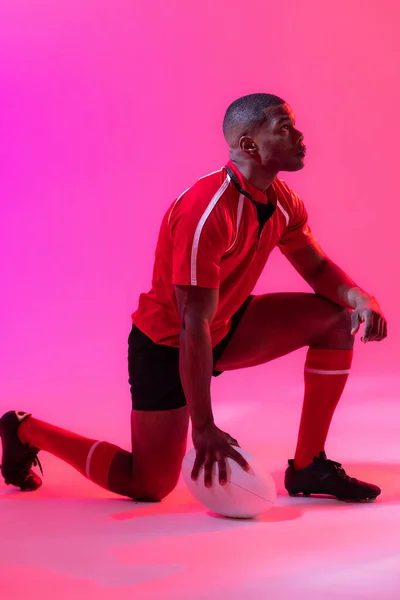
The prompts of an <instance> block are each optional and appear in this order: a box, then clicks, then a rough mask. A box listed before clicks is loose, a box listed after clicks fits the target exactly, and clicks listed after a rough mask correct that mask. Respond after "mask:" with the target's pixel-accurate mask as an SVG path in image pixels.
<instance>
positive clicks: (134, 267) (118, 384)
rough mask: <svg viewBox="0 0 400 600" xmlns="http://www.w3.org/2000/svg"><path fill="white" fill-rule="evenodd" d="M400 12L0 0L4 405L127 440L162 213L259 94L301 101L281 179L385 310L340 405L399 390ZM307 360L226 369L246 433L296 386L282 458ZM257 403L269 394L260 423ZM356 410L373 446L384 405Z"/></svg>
mask: <svg viewBox="0 0 400 600" xmlns="http://www.w3.org/2000/svg"><path fill="white" fill-rule="evenodd" d="M399 22H400V4H399V3H398V2H397V1H396V0H393V1H390V0H381V1H379V2H378V1H375V2H374V1H372V2H363V1H361V0H351V1H349V0H335V1H334V2H333V1H329V0H328V1H325V2H320V1H318V0H315V1H311V0H303V1H302V2H299V1H298V0H286V1H285V0H282V1H281V2H266V1H265V0H249V1H248V2H247V3H243V2H242V1H241V2H239V1H238V0H233V1H231V2H229V7H228V6H227V4H226V2H224V1H222V0H205V1H203V2H201V3H194V2H190V1H189V2H188V1H184V0H175V1H173V2H171V3H168V2H164V1H161V0H151V1H149V2H128V1H125V0H114V1H113V2H112V3H109V2H105V1H104V0H98V1H96V2H95V1H94V0H85V1H83V0H68V2H67V1H66V0H59V1H58V2H56V3H54V2H51V1H50V0H37V1H36V2H34V3H33V2H30V1H28V0H13V1H12V2H3V3H2V5H1V7H0V78H1V86H2V90H1V94H0V98H1V99H0V106H1V110H0V120H1V123H0V126H1V144H0V148H1V160H0V169H1V187H2V192H1V205H0V206H1V207H0V211H1V213H0V257H1V258H0V262H1V280H2V293H1V294H0V331H1V337H0V340H1V342H0V359H1V371H0V409H1V411H3V410H7V409H9V408H14V407H15V408H18V409H21V410H26V411H32V412H33V413H34V414H35V415H37V416H38V417H39V418H43V419H45V420H48V421H50V422H55V423H57V424H59V425H60V426H63V427H67V428H71V429H73V430H75V431H77V432H79V433H83V434H85V435H89V436H90V435H93V436H97V437H98V436H103V437H104V438H105V439H108V440H109V441H112V442H115V443H118V444H120V445H122V446H128V443H129V442H128V440H129V430H128V428H129V421H128V416H129V410H130V398H129V389H128V384H127V360H126V355H127V337H128V333H129V329H130V315H131V313H132V312H133V310H134V309H135V308H136V303H137V298H138V295H139V293H140V292H142V291H144V290H147V289H148V288H149V286H150V279H151V269H152V264H153V254H154V248H155V242H156V237H157V233H158V228H159V224H160V219H161V217H162V215H163V213H164V211H165V209H166V207H167V206H168V205H169V204H170V203H171V202H172V200H173V199H174V198H175V197H177V196H178V195H179V194H180V193H181V192H182V191H183V190H185V189H186V188H187V187H189V186H190V185H191V184H192V183H193V181H194V180H195V179H197V178H198V177H200V176H202V175H204V174H206V173H208V172H210V171H214V170H215V169H218V168H219V167H220V166H221V165H222V164H224V162H225V159H226V148H225V144H224V140H223V138H222V133H221V121H222V116H223V113H224V110H225V108H226V107H227V105H228V104H229V103H230V102H231V100H232V99H234V98H236V97H238V96H240V95H243V94H246V93H250V92H253V91H266V92H272V93H276V94H278V95H280V96H283V97H284V98H286V99H287V100H288V102H289V103H290V104H291V105H292V107H293V109H294V111H295V113H296V117H297V123H298V125H299V127H300V128H301V129H302V130H303V131H304V134H305V140H306V143H307V146H308V149H309V152H308V157H307V165H306V168H305V169H304V170H303V171H302V172H300V173H296V174H290V175H289V174H288V175H286V174H284V175H283V176H284V178H285V179H286V180H287V181H288V182H289V184H290V185H292V186H293V188H294V189H295V190H296V191H297V192H298V193H299V194H300V195H301V196H302V198H303V199H304V201H305V203H306V206H307V208H308V211H309V214H310V222H311V225H312V227H313V230H314V232H315V234H316V236H317V239H318V240H319V242H320V244H321V246H322V247H323V248H324V249H325V250H326V252H327V253H328V254H329V255H330V256H331V258H333V259H334V260H335V261H336V262H337V263H338V264H339V265H340V266H341V267H342V268H344V269H345V270H346V271H347V272H348V273H349V275H351V276H352V277H353V278H354V279H355V280H356V281H357V282H358V283H359V284H360V285H361V286H363V287H365V288H366V289H367V290H368V291H370V292H371V293H373V294H374V295H375V296H376V297H377V298H378V300H379V301H380V303H381V306H382V308H383V310H384V312H385V314H386V316H387V319H388V324H389V338H388V339H387V340H386V341H385V342H383V343H382V344H375V345H374V344H369V345H367V346H364V345H363V344H361V343H360V342H359V341H357V344H356V353H355V361H354V369H353V371H354V373H353V376H352V378H351V382H350V387H349V390H350V393H346V394H345V397H344V399H343V403H342V404H341V405H340V408H339V413H338V414H339V415H341V416H340V418H341V419H344V420H346V419H348V422H349V423H350V422H353V420H354V419H355V417H354V413H352V410H353V409H352V408H351V406H352V405H351V401H352V398H356V397H357V398H358V399H359V400H360V401H362V399H363V397H364V394H365V393H366V392H365V389H366V387H369V389H371V390H374V393H376V394H378V391H379V390H381V389H383V388H384V389H385V398H387V399H389V400H391V401H393V403H394V402H396V400H397V398H398V391H397V390H398V383H396V382H395V380H394V378H393V373H395V372H396V371H397V369H398V365H399V358H400V353H399V345H398V340H399V336H400V325H399V319H398V312H399V308H398V298H399V294H400V279H399V268H398V257H399V256H400V235H399V231H398V223H399V219H400V203H399V192H398V171H399V169H398V139H399V125H398V118H397V115H396V111H397V107H398V106H399V105H400V83H399V82H400V79H399V74H400V73H399V52H400V41H399V36H398V23H399ZM285 290H287V291H292V290H307V286H306V284H305V283H304V282H302V281H301V279H300V278H299V276H298V275H297V274H296V273H294V271H293V269H292V268H291V267H290V265H289V264H288V263H287V261H285V259H284V258H283V257H281V256H280V254H279V252H278V251H276V252H275V253H274V255H273V256H272V258H271V261H270V262H269V264H268V266H267V268H266V270H265V272H264V274H263V277H262V279H261V280H260V282H259V284H258V286H257V289H256V292H261V291H262V292H267V291H285ZM303 361H304V352H303V351H301V352H298V353H296V354H295V355H293V356H290V357H287V358H285V359H282V360H280V361H278V362H277V363H276V364H272V365H268V366H266V367H260V368H257V369H254V370H251V371H246V372H242V373H235V374H226V375H224V376H223V377H221V378H219V380H218V381H216V382H215V383H214V397H215V403H216V412H217V414H218V415H219V418H220V422H221V426H224V425H226V424H227V423H228V425H227V427H228V426H229V427H231V428H232V434H233V435H235V436H236V437H238V439H239V441H240V442H241V443H242V444H243V445H245V444H246V442H247V443H248V444H251V442H252V440H254V439H259V440H260V447H261V438H262V435H263V436H264V437H268V436H271V438H272V437H273V434H272V432H271V428H272V427H273V426H274V427H275V425H276V426H277V427H278V428H279V429H280V431H282V430H283V428H284V426H285V419H284V416H283V415H282V409H281V408H279V407H278V406H277V405H278V403H279V402H278V401H281V402H282V403H284V402H286V400H285V398H286V397H287V398H289V400H288V404H287V405H286V410H287V409H288V408H290V407H291V406H293V417H291V419H293V423H292V420H290V423H291V424H292V425H290V427H292V426H293V429H291V430H290V432H289V433H288V434H286V433H285V437H284V441H282V442H278V441H277V443H276V445H275V446H273V447H272V445H271V447H269V449H268V452H269V453H270V454H271V455H272V456H273V457H275V458H276V460H277V464H280V465H284V461H285V460H286V458H287V457H288V456H289V455H290V454H288V453H290V452H292V450H293V446H294V443H295V426H296V423H297V419H298V416H299V413H300V399H301V386H302V365H303ZM271 381H273V382H274V384H273V392H271ZM384 386H385V387H384ZM396 386H397V387H396ZM288 389H289V390H295V393H291V392H290V393H288V392H287V390H288ZM244 400H245V401H246V402H250V401H253V400H254V401H255V402H259V403H260V405H261V404H262V403H264V402H265V404H266V406H267V407H268V406H269V407H270V409H268V408H266V410H267V413H266V414H267V415H268V416H267V417H266V419H265V420H264V421H263V428H262V429H263V431H261V428H260V426H259V427H258V434H257V435H255V429H257V421H259V419H258V418H257V413H256V412H254V414H253V413H252V415H251V419H250V418H247V416H246V415H247V413H246V411H247V408H246V403H245V402H244ZM377 402H380V398H378V397H377ZM347 403H348V404H347ZM389 404H390V402H389ZM268 411H269V412H268ZM279 411H281V412H279ZM350 413H352V414H350ZM278 415H279V419H278ZM352 415H353V416H352ZM366 415H368V419H367V417H366ZM357 418H358V419H359V421H360V422H361V423H362V424H363V428H364V431H365V438H363V436H362V432H361V433H360V438H359V439H360V443H361V440H363V442H362V443H363V444H364V446H360V447H359V449H358V450H356V448H355V442H353V441H352V440H351V436H350V435H347V436H345V435H344V433H343V444H342V446H340V444H339V443H338V442H337V444H336V447H335V450H336V452H338V451H339V450H340V448H341V452H342V455H343V456H344V458H345V457H346V456H348V455H349V454H350V453H351V452H353V453H354V459H356V458H357V459H360V460H363V458H365V459H366V460H372V458H373V456H374V452H376V450H375V449H374V447H371V448H369V446H368V444H369V443H371V444H372V446H374V445H375V444H373V443H372V440H375V439H377V440H378V439H379V440H380V442H379V443H380V444H384V443H385V441H384V438H385V436H384V434H383V435H382V436H381V437H379V438H378V437H376V438H375V437H374V436H378V433H379V432H377V431H376V429H379V427H380V425H379V423H381V421H380V416H379V414H378V413H375V412H373V411H370V412H368V411H367V412H365V413H364V412H362V411H361V412H360V414H358V413H357ZM338 419H339V417H338ZM341 422H342V421H337V422H335V425H334V427H335V435H336V436H337V437H336V438H335V439H336V440H340V435H341V434H342V432H344V431H345V428H344V427H343V428H341V427H340V423H341ZM382 423H383V422H382ZM382 427H383V425H382ZM350 429H351V428H350ZM346 431H347V432H348V431H349V429H347V430H346ZM282 435H283V434H282ZM254 436H255V437H254ZM257 436H258V437H257ZM274 439H275V438H274ZM388 439H390V440H392V441H393V438H390V437H389V438H388ZM257 443H258V442H257ZM388 443H389V442H388ZM263 448H264V450H263V451H265V446H264V447H263ZM252 449H253V450H255V447H253V448H252ZM350 451H351V452H350ZM357 452H358V454H357ZM339 454H340V451H339ZM367 455H368V456H367ZM275 458H274V460H275ZM44 463H45V467H46V464H48V465H49V466H47V469H46V474H47V473H49V471H50V473H49V475H48V477H46V480H45V483H46V486H47V488H49V486H50V488H51V485H52V483H51V482H52V481H53V476H52V469H53V473H54V476H56V475H57V473H59V472H60V469H61V472H63V473H64V472H65V473H69V471H62V469H64V467H62V466H60V463H59V462H58V461H57V462H54V467H52V465H53V462H52V461H51V459H50V458H48V457H47V456H46V457H45V460H44ZM68 477H70V478H72V479H71V481H74V482H76V481H78V479H77V478H75V475H68ZM82 485H84V484H82ZM43 489H44V488H43ZM82 489H83V488H82ZM84 489H85V493H86V491H87V489H88V488H86V487H85V488H84ZM43 493H46V492H45V491H44V492H43ZM92 493H93V494H94V493H95V492H92ZM96 493H97V492H96ZM99 493H100V492H99Z"/></svg>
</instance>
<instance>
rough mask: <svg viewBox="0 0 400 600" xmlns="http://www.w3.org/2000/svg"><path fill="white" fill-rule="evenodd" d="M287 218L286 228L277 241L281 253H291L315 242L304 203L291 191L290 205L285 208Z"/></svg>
mask: <svg viewBox="0 0 400 600" xmlns="http://www.w3.org/2000/svg"><path fill="white" fill-rule="evenodd" d="M285 212H286V211H285ZM287 218H288V223H287V227H286V230H285V232H284V234H283V236H282V237H281V239H280V241H279V243H278V246H279V249H280V250H281V252H282V253H283V254H292V253H293V252H297V251H298V250H302V249H303V248H305V247H306V246H313V245H314V244H315V243H316V241H315V237H314V235H313V233H312V231H311V228H310V225H309V223H308V214H307V211H306V208H305V206H304V203H303V201H302V200H301V199H300V198H299V196H297V194H295V193H294V192H291V205H290V207H288V210H287Z"/></svg>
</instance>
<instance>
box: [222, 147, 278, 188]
mask: <svg viewBox="0 0 400 600" xmlns="http://www.w3.org/2000/svg"><path fill="white" fill-rule="evenodd" d="M229 157H230V159H231V161H232V162H233V163H234V164H235V166H236V167H237V168H238V169H239V171H240V172H241V173H242V175H243V176H244V177H245V178H246V179H247V181H250V183H251V184H252V185H254V187H256V188H257V189H259V190H261V191H262V192H265V191H266V190H267V189H268V188H269V186H270V185H271V183H272V182H273V181H274V179H275V178H276V176H277V175H278V171H276V169H274V168H272V167H271V168H268V166H266V167H265V166H262V165H260V164H259V163H258V162H256V161H255V160H254V159H251V158H247V156H243V155H242V154H240V155H238V154H237V153H236V152H235V151H234V150H231V152H230V156H229Z"/></svg>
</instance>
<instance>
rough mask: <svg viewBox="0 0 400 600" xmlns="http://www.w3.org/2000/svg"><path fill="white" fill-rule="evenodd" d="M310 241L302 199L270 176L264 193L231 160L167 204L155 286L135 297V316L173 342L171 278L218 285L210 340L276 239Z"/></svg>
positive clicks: (223, 329) (292, 244)
mask: <svg viewBox="0 0 400 600" xmlns="http://www.w3.org/2000/svg"><path fill="white" fill-rule="evenodd" d="M228 171H229V172H230V173H231V174H229V172H228ZM271 206H272V210H271ZM265 207H267V208H268V210H267V211H266V209H265ZM274 209H275V210H274ZM265 212H267V215H266V216H265ZM263 215H264V217H263ZM260 219H261V222H260ZM265 219H267V220H266V222H264V223H263V220H264V221H265ZM314 243H315V240H314V236H313V234H312V233H311V230H310V227H309V225H308V219H307V212H306V210H305V208H304V205H303V203H302V201H301V200H300V198H299V197H298V196H297V195H296V194H295V193H294V192H292V191H291V190H290V189H289V187H288V186H287V185H286V184H285V183H284V182H283V181H281V180H280V179H275V180H274V182H273V183H272V185H271V186H270V187H269V188H268V195H266V194H265V193H263V192H261V191H260V190H258V189H257V188H255V187H254V186H253V185H252V184H251V183H250V182H249V181H247V180H246V179H245V178H244V177H243V175H242V174H241V172H240V171H239V170H238V169H237V167H236V166H235V165H234V164H233V163H232V162H229V163H228V165H227V166H226V167H224V168H222V169H221V170H220V171H217V172H215V173H211V174H210V175H207V176H205V177H203V178H201V179H199V180H198V181H197V182H196V183H195V184H194V185H193V186H192V187H191V188H190V189H189V190H187V191H186V192H184V193H183V194H182V195H181V196H180V197H179V198H178V199H177V200H176V201H175V202H174V203H173V204H172V205H171V206H170V207H169V209H168V210H167V212H166V214H165V216H164V219H163V221H162V224H161V229H160V233H159V238H158V243H157V248H156V254H155V263H154V271H153V280H152V288H151V290H150V291H149V292H148V293H146V294H142V295H141V296H140V299H139V307H138V310H137V311H136V312H135V313H134V314H133V315H132V321H133V323H134V325H136V326H137V327H138V328H139V329H140V330H141V331H142V332H143V333H145V334H146V335H147V336H148V337H149V338H150V339H151V340H152V341H153V342H155V343H157V344H165V345H167V346H172V347H175V348H178V347H179V332H180V323H179V315H178V311H177V306H176V299H175V293H174V285H193V286H199V287H206V288H214V289H219V304H218V309H217V313H216V315H215V318H214V320H213V322H212V323H211V326H210V331H211V338H212V344H213V347H214V346H216V345H217V344H218V343H219V342H220V341H221V340H222V339H223V338H224V337H225V336H226V334H227V333H228V331H229V328H230V325H231V319H232V316H233V315H234V314H235V313H236V312H237V311H238V310H239V308H240V307H241V306H242V305H243V303H244V302H245V301H246V298H247V297H248V296H249V295H250V294H251V293H252V291H253V288H254V286H255V285H256V283H257V281H258V279H259V277H260V275H261V273H262V271H263V269H264V266H265V263H266V262H267V259H268V257H269V255H270V253H271V252H272V250H273V249H274V248H275V247H276V246H278V247H279V248H280V249H281V251H282V252H283V253H284V254H289V253H291V252H294V251H296V250H300V249H301V248H304V247H305V246H308V245H312V244H314Z"/></svg>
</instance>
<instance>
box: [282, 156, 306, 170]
mask: <svg viewBox="0 0 400 600" xmlns="http://www.w3.org/2000/svg"><path fill="white" fill-rule="evenodd" d="M304 167H305V163H304V158H299V159H298V160H296V162H292V163H290V164H288V165H286V167H285V168H284V169H282V171H291V172H293V171H301V170H302V169H304Z"/></svg>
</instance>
